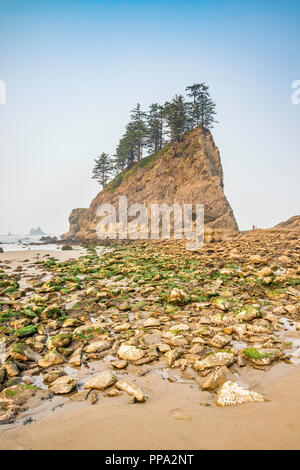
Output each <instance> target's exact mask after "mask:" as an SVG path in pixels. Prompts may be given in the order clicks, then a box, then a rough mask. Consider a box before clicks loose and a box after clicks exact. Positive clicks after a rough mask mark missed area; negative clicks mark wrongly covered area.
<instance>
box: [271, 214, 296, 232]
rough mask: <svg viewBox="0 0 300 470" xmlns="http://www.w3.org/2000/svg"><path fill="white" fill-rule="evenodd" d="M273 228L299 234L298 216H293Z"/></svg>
mask: <svg viewBox="0 0 300 470" xmlns="http://www.w3.org/2000/svg"><path fill="white" fill-rule="evenodd" d="M274 228H279V229H283V230H288V231H292V232H300V215H294V216H293V217H290V218H289V219H288V220H285V221H284V222H280V224H277V225H275V227H274Z"/></svg>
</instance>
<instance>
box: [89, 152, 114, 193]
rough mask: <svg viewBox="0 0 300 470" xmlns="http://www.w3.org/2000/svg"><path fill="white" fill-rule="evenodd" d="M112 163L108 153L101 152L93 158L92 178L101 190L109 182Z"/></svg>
mask: <svg viewBox="0 0 300 470" xmlns="http://www.w3.org/2000/svg"><path fill="white" fill-rule="evenodd" d="M112 168H113V165H112V161H111V158H110V156H109V154H108V153H105V152H102V153H101V155H99V157H97V158H95V165H94V168H93V176H92V178H93V179H95V180H96V181H97V182H98V183H99V184H101V186H102V188H104V187H105V186H106V185H107V183H108V182H109V179H110V176H111V173H112Z"/></svg>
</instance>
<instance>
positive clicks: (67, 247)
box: [61, 245, 73, 251]
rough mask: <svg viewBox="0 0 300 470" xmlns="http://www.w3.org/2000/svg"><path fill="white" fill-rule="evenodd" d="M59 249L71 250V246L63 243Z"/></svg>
mask: <svg viewBox="0 0 300 470" xmlns="http://www.w3.org/2000/svg"><path fill="white" fill-rule="evenodd" d="M61 249H62V250H63V251H68V250H73V248H72V247H71V246H70V245H63V246H62V247H61Z"/></svg>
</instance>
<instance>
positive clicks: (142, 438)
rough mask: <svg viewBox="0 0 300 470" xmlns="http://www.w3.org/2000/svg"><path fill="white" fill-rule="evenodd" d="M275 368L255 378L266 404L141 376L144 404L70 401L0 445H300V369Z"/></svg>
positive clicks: (10, 433)
mask: <svg viewBox="0 0 300 470" xmlns="http://www.w3.org/2000/svg"><path fill="white" fill-rule="evenodd" d="M274 369H276V370H274V371H273V373H272V374H271V376H270V377H269V378H268V377H263V380H262V377H260V374H257V373H256V374H254V376H253V377H252V379H251V382H252V381H253V385H254V384H255V385H257V390H259V391H261V392H263V393H264V394H265V395H266V396H268V398H270V400H271V401H270V402H268V403H249V404H245V405H240V406H236V407H227V408H222V409H221V408H219V407H216V406H214V404H213V403H212V404H211V406H200V404H199V403H200V402H201V401H202V400H207V395H208V394H207V393H205V392H201V391H200V390H199V387H193V388H191V387H190V386H187V385H184V384H171V383H166V382H164V381H162V380H161V379H159V378H158V377H157V376H156V377H155V376H148V377H145V378H140V380H139V384H140V385H142V386H144V388H145V389H146V390H148V391H149V392H151V400H149V401H148V402H147V403H145V404H128V403H126V400H125V403H124V397H123V399H122V400H120V399H118V397H116V398H111V399H106V400H101V401H100V402H99V403H98V404H96V405H91V404H87V403H76V404H74V403H67V404H66V405H65V406H64V407H63V408H57V409H56V410H55V411H54V412H50V413H49V416H47V417H42V418H40V419H39V421H38V422H36V423H33V424H28V425H26V426H20V427H17V428H15V429H12V430H7V431H2V432H1V434H0V449H19V450H24V449H120V450H121V449H150V450H151V449H200V450H203V449H299V447H300V428H299V419H300V405H299V399H298V397H299V387H300V367H299V366H298V367H297V366H285V370H284V371H283V370H282V369H281V368H280V367H278V369H277V367H276V366H275V367H274ZM280 369H281V370H280ZM262 374H264V373H262ZM153 375H154V374H153ZM109 400H110V401H109ZM127 401H128V400H127Z"/></svg>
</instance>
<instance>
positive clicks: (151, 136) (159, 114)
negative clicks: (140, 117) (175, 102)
mask: <svg viewBox="0 0 300 470" xmlns="http://www.w3.org/2000/svg"><path fill="white" fill-rule="evenodd" d="M163 111H164V108H163V106H161V105H159V104H158V103H153V104H151V105H150V107H149V112H148V114H147V147H148V148H149V149H150V151H152V152H153V153H156V152H157V151H158V150H161V148H162V146H163Z"/></svg>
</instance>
